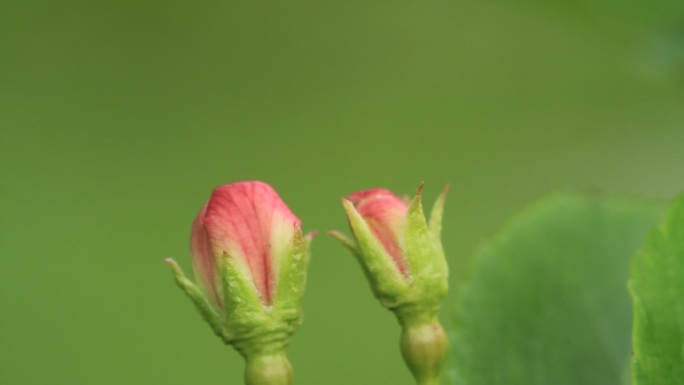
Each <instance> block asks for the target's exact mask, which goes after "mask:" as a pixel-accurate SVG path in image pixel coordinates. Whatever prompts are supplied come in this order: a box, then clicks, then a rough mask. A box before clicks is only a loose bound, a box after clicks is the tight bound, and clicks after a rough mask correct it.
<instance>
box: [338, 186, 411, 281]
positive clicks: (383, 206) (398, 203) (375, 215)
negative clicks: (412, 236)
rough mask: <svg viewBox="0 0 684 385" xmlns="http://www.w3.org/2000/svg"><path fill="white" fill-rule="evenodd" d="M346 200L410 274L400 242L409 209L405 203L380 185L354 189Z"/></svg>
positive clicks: (398, 266) (402, 240)
mask: <svg viewBox="0 0 684 385" xmlns="http://www.w3.org/2000/svg"><path fill="white" fill-rule="evenodd" d="M347 200H349V201H350V202H352V204H353V205H354V208H356V211H357V212H358V213H359V214H360V215H361V217H363V219H364V220H365V221H366V223H367V224H368V226H369V227H370V229H371V231H372V232H373V234H374V236H375V237H376V238H377V239H378V240H379V241H380V243H381V244H382V246H383V247H384V249H385V251H386V252H387V253H388V254H389V255H390V256H391V257H392V259H393V261H394V263H395V264H396V266H397V268H398V269H399V271H401V272H402V274H404V276H409V275H410V272H409V268H408V264H407V259H406V255H405V253H404V249H405V247H404V245H403V242H404V238H405V237H404V233H405V231H406V221H407V212H408V206H407V205H406V203H404V201H403V200H402V199H401V198H399V197H397V196H396V195H394V194H393V193H392V192H391V191H389V190H385V189H381V188H375V189H370V190H363V191H358V192H355V193H353V194H351V195H349V196H348V197H347Z"/></svg>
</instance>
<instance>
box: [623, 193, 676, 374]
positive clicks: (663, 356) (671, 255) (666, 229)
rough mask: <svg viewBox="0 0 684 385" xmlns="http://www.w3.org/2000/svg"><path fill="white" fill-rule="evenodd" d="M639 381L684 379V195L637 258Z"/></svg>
mask: <svg viewBox="0 0 684 385" xmlns="http://www.w3.org/2000/svg"><path fill="white" fill-rule="evenodd" d="M630 291H631V293H632V299H633V301H634V336H633V338H634V357H633V359H632V379H633V382H634V384H635V385H679V384H681V383H682V381H684V196H682V197H680V198H679V199H678V200H677V201H676V202H675V203H674V205H673V206H672V208H671V210H670V212H669V214H668V216H667V219H666V220H665V223H664V224H663V225H661V226H659V227H658V228H657V229H656V230H654V231H653V232H652V233H651V234H650V236H649V237H648V240H647V241H646V246H645V247H644V250H643V251H642V252H641V253H639V254H638V255H637V256H636V257H635V258H634V263H633V264H632V279H631V280H630Z"/></svg>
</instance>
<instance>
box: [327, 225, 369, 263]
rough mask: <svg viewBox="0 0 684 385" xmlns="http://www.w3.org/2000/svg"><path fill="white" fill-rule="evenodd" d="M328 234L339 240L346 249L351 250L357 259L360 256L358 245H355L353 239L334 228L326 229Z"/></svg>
mask: <svg viewBox="0 0 684 385" xmlns="http://www.w3.org/2000/svg"><path fill="white" fill-rule="evenodd" d="M328 235H330V236H331V237H333V238H335V239H337V240H338V241H340V243H341V244H342V246H344V247H346V248H347V250H349V251H351V253H352V254H353V255H354V257H356V258H358V259H360V258H361V251H360V250H359V245H357V244H356V242H355V241H354V240H353V239H351V238H349V237H348V236H346V235H344V234H342V233H340V232H339V231H335V230H331V231H328Z"/></svg>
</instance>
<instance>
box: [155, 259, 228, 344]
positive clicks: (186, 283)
mask: <svg viewBox="0 0 684 385" xmlns="http://www.w3.org/2000/svg"><path fill="white" fill-rule="evenodd" d="M165 262H166V263H168V264H169V266H171V271H172V272H173V278H174V279H175V281H176V284H177V285H178V287H180V289H181V290H183V292H184V293H185V294H186V295H187V296H188V298H190V300H191V301H192V302H193V304H195V307H196V308H197V310H198V311H199V313H200V314H201V315H202V318H204V320H205V321H206V322H207V323H208V324H209V326H210V327H211V329H212V330H213V331H214V333H215V334H216V335H217V336H219V337H220V338H221V339H222V340H223V342H225V343H226V344H230V343H231V341H230V338H229V336H228V335H227V333H226V331H225V330H224V329H223V321H222V320H221V316H219V314H218V313H217V312H216V310H215V308H214V306H213V305H212V304H211V302H210V301H209V300H208V299H207V297H206V296H205V295H204V293H203V292H202V290H200V289H199V288H198V287H197V285H195V284H194V283H192V281H190V280H189V279H188V278H187V277H186V276H185V274H184V273H183V270H182V269H181V268H180V266H178V264H177V263H176V261H174V260H173V259H172V258H167V259H166V260H165Z"/></svg>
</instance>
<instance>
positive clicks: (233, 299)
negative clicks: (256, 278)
mask: <svg viewBox="0 0 684 385" xmlns="http://www.w3.org/2000/svg"><path fill="white" fill-rule="evenodd" d="M218 268H219V271H220V272H221V273H220V277H221V285H222V287H223V299H224V300H223V306H224V314H225V329H226V332H227V333H228V334H229V337H231V339H234V338H241V336H243V335H245V334H251V332H252V331H253V330H255V329H256V328H258V327H260V326H261V325H264V324H266V323H268V321H269V319H268V318H269V315H268V314H267V309H266V308H265V307H264V305H263V302H262V300H261V298H260V297H259V294H258V291H257V289H256V287H255V286H254V283H253V282H252V277H251V274H250V273H249V270H248V268H247V266H244V265H243V264H242V263H240V262H239V261H237V260H236V258H233V257H231V256H229V255H223V257H221V258H219V259H218Z"/></svg>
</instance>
